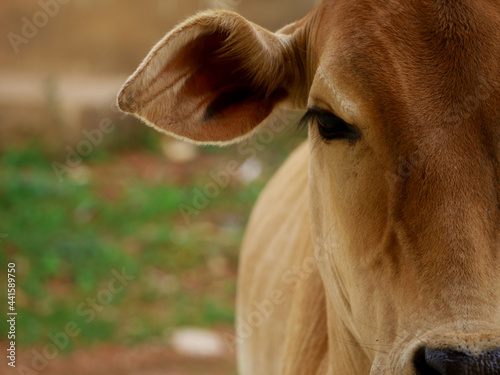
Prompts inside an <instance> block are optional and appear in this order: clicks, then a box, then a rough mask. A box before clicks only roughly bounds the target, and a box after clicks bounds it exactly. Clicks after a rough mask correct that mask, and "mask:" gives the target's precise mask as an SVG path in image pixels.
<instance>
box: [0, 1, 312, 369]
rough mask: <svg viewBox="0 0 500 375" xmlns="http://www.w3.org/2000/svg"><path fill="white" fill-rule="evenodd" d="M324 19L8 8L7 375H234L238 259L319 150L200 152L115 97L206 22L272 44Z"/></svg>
mask: <svg viewBox="0 0 500 375" xmlns="http://www.w3.org/2000/svg"><path fill="white" fill-rule="evenodd" d="M315 3H316V1H314V0H144V1H132V0H121V1H117V0H114V1H111V0H40V1H28V0H16V1H4V2H1V3H0V29H1V31H2V33H1V35H2V38H1V42H0V67H1V70H0V264H1V269H0V278H1V279H2V280H3V281H2V283H1V285H2V288H1V290H0V298H1V301H2V302H1V303H0V306H3V307H2V320H1V324H0V330H1V331H0V343H1V345H2V353H5V350H4V349H5V348H6V347H8V345H7V341H8V340H7V334H8V328H9V327H8V325H7V323H6V318H5V317H6V314H7V312H8V307H9V305H8V304H7V302H8V299H7V283H6V282H5V283H4V281H6V280H7V264H9V263H11V262H13V263H15V265H16V267H15V268H16V280H17V287H16V300H15V301H16V305H15V307H16V312H17V313H18V315H17V318H16V319H17V322H16V339H15V341H16V348H17V358H16V368H15V369H11V368H10V367H8V366H7V359H6V357H5V355H4V354H2V356H1V357H2V359H1V361H0V364H1V369H0V373H2V374H53V375H59V374H61V375H63V374H64V375H67V374H72V375H80V374H82V375H83V374H96V375H114V374H133V375H138V374H144V375H153V374H176V375H177V374H179V375H184V374H214V375H215V374H217V375H219V374H220V375H222V374H235V373H236V370H235V368H236V367H235V354H234V352H233V351H232V350H230V349H231V345H230V344H229V345H228V343H227V342H225V341H227V338H228V337H232V336H231V335H232V330H233V322H234V303H235V292H236V273H237V272H236V271H237V265H238V252H239V245H240V242H241V239H242V235H243V232H244V228H245V225H246V223H247V220H248V216H249V213H250V210H251V207H252V206H253V203H254V201H255V199H256V197H257V196H258V194H259V192H260V191H261V190H262V188H263V187H264V185H265V183H266V182H267V181H268V179H269V178H270V176H271V175H272V174H273V172H274V171H275V170H276V169H277V168H278V166H279V165H280V164H281V163H282V161H283V160H284V159H285V158H286V156H287V155H288V154H289V153H290V151H291V150H293V148H295V147H296V146H297V145H298V144H299V143H300V142H301V141H302V140H303V139H304V138H305V136H306V135H305V134H303V133H301V132H299V131H298V130H296V129H294V128H293V126H292V127H290V128H289V129H287V130H285V131H283V132H280V133H279V134H277V135H276V136H275V137H273V139H272V141H271V140H269V139H268V138H266V139H265V141H264V140H263V138H258V136H257V138H255V139H253V140H250V141H249V142H250V143H249V144H248V145H247V148H245V149H243V148H241V147H240V148H238V146H234V147H228V148H225V149H219V148H214V147H205V148H196V147H194V146H191V145H187V144H184V143H181V142H177V141H174V140H172V139H170V138H167V137H165V136H161V135H159V134H157V133H156V132H155V131H154V130H152V129H150V128H147V127H146V126H143V125H141V124H140V123H138V122H137V121H135V120H133V119H131V118H129V117H126V116H123V115H121V114H119V113H118V111H117V110H116V108H115V97H116V94H117V93H118V91H119V89H120V86H121V85H122V84H123V83H124V81H125V80H126V78H127V76H128V75H130V74H131V73H132V72H133V71H134V70H135V68H136V67H137V66H138V64H139V63H140V62H141V60H142V59H143V58H144V57H145V55H146V54H147V52H148V51H149V49H150V48H151V47H152V46H153V45H154V44H155V43H156V42H157V41H158V40H159V39H160V38H161V37H163V35H164V34H165V33H166V32H168V31H169V30H170V29H171V28H172V27H173V26H175V25H176V24H177V23H179V22H181V21H182V20H183V19H185V18H186V17H189V16H191V15H193V14H194V13H195V12H197V11H199V10H203V9H207V8H225V9H230V10H234V11H237V12H239V13H240V14H242V15H244V16H245V17H247V18H248V19H250V20H251V21H253V22H255V23H259V24H261V25H263V26H265V27H267V28H269V29H273V30H275V29H278V28H280V27H282V26H284V25H286V24H287V23H290V22H292V21H294V20H296V19H299V18H301V17H303V16H304V15H305V14H307V12H309V11H310V10H311V9H312V8H313V6H314V5H315ZM251 142H257V143H253V145H258V147H252V143H251ZM256 148H258V149H259V152H258V153H257V152H253V151H252V150H255V149H256ZM242 150H246V151H245V152H243V151H242ZM249 150H250V151H249ZM230 162H236V163H237V166H238V168H237V173H235V174H232V175H231V176H228V174H227V172H226V169H227V167H228V165H229V164H228V163H230ZM226 177H230V178H226ZM206 189H208V190H209V193H208V192H207V193H205V192H206V191H207V190H206ZM210 189H212V190H210Z"/></svg>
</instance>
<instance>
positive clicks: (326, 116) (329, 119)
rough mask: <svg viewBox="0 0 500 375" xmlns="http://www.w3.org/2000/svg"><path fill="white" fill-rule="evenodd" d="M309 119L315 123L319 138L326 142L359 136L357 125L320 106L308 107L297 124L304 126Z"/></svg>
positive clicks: (355, 138) (357, 137)
mask: <svg viewBox="0 0 500 375" xmlns="http://www.w3.org/2000/svg"><path fill="white" fill-rule="evenodd" d="M310 121H313V122H315V123H316V124H317V127H318V132H319V134H320V136H321V138H322V139H323V140H324V141H326V142H328V141H333V140H342V139H347V140H357V139H359V138H361V134H360V132H359V130H358V129H357V127H355V126H354V125H351V124H349V123H347V122H345V121H344V120H342V119H341V118H340V117H338V116H336V115H334V114H333V113H331V112H328V111H325V110H323V109H321V108H316V107H312V108H309V110H308V111H307V112H306V114H305V115H304V116H303V117H302V119H301V120H300V122H299V126H301V127H305V126H307V125H308V124H309V122H310Z"/></svg>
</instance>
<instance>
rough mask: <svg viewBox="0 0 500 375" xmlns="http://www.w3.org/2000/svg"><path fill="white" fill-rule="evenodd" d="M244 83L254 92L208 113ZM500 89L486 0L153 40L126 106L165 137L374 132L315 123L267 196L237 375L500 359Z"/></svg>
mask: <svg viewBox="0 0 500 375" xmlns="http://www.w3.org/2000/svg"><path fill="white" fill-rule="evenodd" d="M214 33H215V34H214ZM207 35H212V36H210V37H207ZM214 35H217V36H214ZM220 35H223V36H224V37H221V36H220ZM209 46H212V47H213V48H209ZM207 48H209V50H207ZM212 49H213V50H212ZM200 51H203V53H200ZM200 62H202V63H205V64H206V66H208V68H206V69H205V68H203V66H202V65H198V64H200ZM222 70H223V71H224V72H223V71H222ZM222 73H227V74H222ZM232 85H237V86H238V85H239V87H241V86H244V87H245V88H250V89H251V95H249V96H248V97H246V98H244V99H243V100H242V101H241V102H239V103H230V101H229V103H228V102H226V103H222V104H226V106H224V105H218V106H215V107H217V108H218V109H220V111H219V112H218V113H216V114H215V115H214V116H213V117H211V118H210V119H209V120H203V113H206V110H207V108H211V103H214V101H215V103H216V104H217V103H219V102H221V101H222V102H224V100H223V99H224V95H222V99H217V98H220V95H221V93H224V92H227V90H228V88H229V89H230V88H231V87H232ZM499 87H500V5H499V4H498V3H497V2H494V1H489V0H455V1H451V0H425V1H412V0H387V1H386V0H384V1H382V0H367V1H357V0H356V1H352V0H325V1H323V2H322V3H321V4H320V5H319V6H318V7H317V8H316V9H314V10H313V11H312V12H311V13H310V14H309V15H308V16H307V17H306V18H304V19H303V20H301V21H298V22H296V23H295V24H292V25H289V26H287V27H285V28H283V29H282V30H280V31H279V32H277V33H275V34H273V33H269V32H267V31H265V30H263V29H261V28H259V27H257V26H255V25H253V24H251V23H249V22H248V21H245V20H244V19H242V18H241V17H239V16H237V15H235V14H234V13H228V12H209V13H204V14H201V15H199V16H197V17H195V18H192V19H190V20H188V21H187V22H186V23H184V24H183V25H181V26H179V27H178V28H177V29H175V30H174V31H172V32H171V33H170V34H168V35H167V36H166V37H165V39H164V40H163V41H162V42H160V43H159V45H158V46H157V47H155V49H154V50H153V51H152V52H151V54H150V55H149V56H148V57H147V58H146V60H145V62H144V63H143V64H142V65H141V67H140V68H139V69H138V71H137V72H136V73H135V74H134V75H133V76H132V77H131V79H130V80H129V81H128V82H127V84H126V85H125V87H124V89H123V90H122V93H121V94H120V98H119V103H120V106H121V108H122V109H124V110H127V111H130V112H134V113H135V114H136V115H139V116H141V117H143V118H145V119H146V120H148V121H150V122H153V123H155V124H156V125H157V126H158V127H160V128H162V129H164V130H165V131H167V132H170V133H174V134H176V135H178V136H180V137H186V138H191V139H194V140H195V141H199V142H212V143H213V142H227V141H229V140H231V139H238V138H241V137H242V136H246V135H248V134H250V133H251V132H252V131H253V130H254V129H256V128H258V127H260V126H265V124H266V123H268V122H269V121H276V119H277V118H278V113H279V112H280V111H281V110H282V109H284V108H294V109H306V107H307V106H316V107H321V108H323V109H324V110H328V111H331V112H333V113H335V114H337V115H338V116H340V117H342V118H343V119H344V120H345V121H347V122H350V123H352V124H355V125H356V126H357V127H358V128H359V129H360V131H361V134H362V137H361V139H360V140H358V141H356V142H348V141H343V140H339V141H332V142H329V143H325V142H323V141H322V140H321V139H320V138H319V134H318V130H317V125H316V124H315V123H311V125H310V137H309V138H310V139H309V148H306V147H305V146H302V147H301V148H300V149H299V150H297V151H296V152H295V153H294V155H292V156H291V158H290V159H289V161H288V162H287V163H286V164H285V165H284V166H283V167H282V169H281V170H280V172H278V174H277V175H276V176H275V177H274V179H273V180H272V181H271V183H270V184H269V185H268V187H267V188H266V190H265V191H264V192H263V194H262V196H261V197H260V200H259V202H258V204H257V205H256V208H255V210H254V213H253V214H252V218H251V221H250V224H249V227H248V231H247V234H246V237H245V241H244V244H243V251H242V255H241V263H240V276H239V277H240V279H239V293H238V320H237V335H236V338H235V341H236V343H237V344H238V350H239V352H238V358H239V367H240V373H241V374H243V375H245V374H263V375H264V374H273V375H274V374H283V375H293V374H297V375H298V374H318V375H319V374H329V375H338V374H368V373H370V374H371V375H375V374H402V375H413V374H415V369H414V364H413V358H414V355H415V353H416V351H417V350H418V349H420V348H422V347H431V348H438V349H453V350H460V351H463V352H466V353H470V354H473V355H479V354H480V353H484V352H486V351H489V350H494V349H499V348H500V259H499V256H500V237H499V236H500V184H499V182H500V165H499V164H500V92H499ZM217 100H219V102H218V101H217ZM212 107H213V105H212ZM307 170H309V172H307ZM278 295H279V298H278V297H277V296H278ZM269 301H271V302H269ZM269 303H270V304H269ZM259 306H260V307H259ZM262 306H265V308H263V307H262ZM262 309H264V312H265V313H263V312H262ZM266 309H267V310H266ZM269 311H272V312H269ZM259 314H261V315H264V318H263V319H257V318H258V317H259ZM261 318H262V316H261ZM249 327H250V329H249Z"/></svg>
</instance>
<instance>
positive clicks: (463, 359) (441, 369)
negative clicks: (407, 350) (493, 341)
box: [414, 348, 500, 375]
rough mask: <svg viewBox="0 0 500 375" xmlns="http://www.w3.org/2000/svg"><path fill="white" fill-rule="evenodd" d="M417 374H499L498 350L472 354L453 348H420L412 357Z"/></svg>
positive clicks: (499, 359) (499, 357)
mask: <svg viewBox="0 0 500 375" xmlns="http://www.w3.org/2000/svg"><path fill="white" fill-rule="evenodd" d="M414 365H415V369H416V371H417V374H418V375H461V374H467V375H500V350H495V351H490V352H486V353H484V354H481V355H480V356H472V355H469V354H466V353H463V352H458V351H454V350H441V349H430V348H421V349H419V350H418V351H417V353H416V354H415V357H414Z"/></svg>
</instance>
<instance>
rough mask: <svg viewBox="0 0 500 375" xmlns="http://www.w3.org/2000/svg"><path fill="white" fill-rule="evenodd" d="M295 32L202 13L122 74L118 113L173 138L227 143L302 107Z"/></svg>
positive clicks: (219, 13) (226, 15) (236, 17)
mask: <svg viewBox="0 0 500 375" xmlns="http://www.w3.org/2000/svg"><path fill="white" fill-rule="evenodd" d="M298 56H300V49H299V47H298V46H297V45H296V42H295V41H294V37H293V35H284V34H280V33H271V32H269V31H267V30H265V29H263V28H261V27H259V26H257V25H255V24H252V23H250V22H249V21H247V20H245V19H244V18H243V17H241V16H239V15H237V14H236V13H232V12H225V11H217V12H213V11H212V12H206V13H202V14H200V15H198V16H195V17H193V18H191V19H189V20H187V21H186V22H184V23H183V24H181V25H179V26H178V27H177V28H175V29H174V30H173V31H171V32H170V33H168V34H167V35H166V36H165V37H164V38H163V39H162V40H161V41H160V42H159V43H158V44H157V45H156V46H155V47H154V48H153V49H152V50H151V52H150V53H149V55H148V56H147V57H146V59H145V60H144V61H143V62H142V64H141V65H140V66H139V68H138V69H137V71H136V72H135V73H134V74H133V75H132V76H131V77H130V78H129V79H128V81H127V82H126V83H125V85H124V86H123V88H122V90H121V92H120V94H119V96H118V105H119V107H120V109H121V110H123V111H125V112H128V113H132V114H134V115H136V116H137V117H140V118H141V119H143V120H145V121H146V123H147V124H149V125H151V126H153V127H155V128H156V129H158V130H160V131H162V132H166V133H169V134H171V135H174V136H177V137H180V138H184V139H189V140H192V141H195V142H198V143H214V144H217V143H218V144H221V143H230V142H233V141H237V140H239V139H241V138H243V137H245V136H247V135H248V134H250V133H251V132H252V131H253V130H254V129H256V128H257V127H258V126H259V125H262V124H264V123H266V122H268V121H272V120H273V118H275V117H277V116H278V115H279V111H280V109H281V108H284V107H288V108H292V109H293V108H297V107H300V105H298V102H305V98H304V100H297V89H296V88H295V87H299V86H300V85H298V82H300V77H301V75H302V72H301V71H300V69H299V67H302V66H303V64H302V63H299V62H298V61H297V59H298V58H299V57H298Z"/></svg>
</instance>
